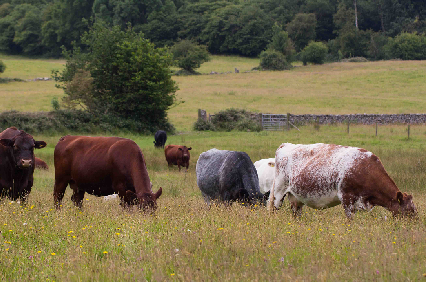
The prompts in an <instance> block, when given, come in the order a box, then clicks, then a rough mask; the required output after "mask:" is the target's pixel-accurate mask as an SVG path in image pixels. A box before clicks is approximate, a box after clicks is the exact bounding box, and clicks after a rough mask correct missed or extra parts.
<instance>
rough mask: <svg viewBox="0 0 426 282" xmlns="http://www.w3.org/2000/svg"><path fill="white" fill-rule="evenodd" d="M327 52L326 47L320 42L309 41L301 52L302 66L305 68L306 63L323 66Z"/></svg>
mask: <svg viewBox="0 0 426 282" xmlns="http://www.w3.org/2000/svg"><path fill="white" fill-rule="evenodd" d="M327 52H328V48H327V45H325V44H324V43H322V42H314V41H311V42H310V43H309V44H308V45H307V46H306V47H305V48H304V49H303V51H302V52H301V58H302V61H303V65H305V66H306V65H307V63H313V64H316V65H321V64H324V61H325V57H326V55H327Z"/></svg>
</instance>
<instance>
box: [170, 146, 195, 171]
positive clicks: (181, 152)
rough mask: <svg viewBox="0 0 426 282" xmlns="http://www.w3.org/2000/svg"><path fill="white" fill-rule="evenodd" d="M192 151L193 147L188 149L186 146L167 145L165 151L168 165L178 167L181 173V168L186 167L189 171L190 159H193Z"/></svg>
mask: <svg viewBox="0 0 426 282" xmlns="http://www.w3.org/2000/svg"><path fill="white" fill-rule="evenodd" d="M191 149H192V147H189V148H187V147H186V146H179V145H167V146H166V148H165V149H164V153H165V155H166V161H167V163H168V165H169V166H172V165H177V166H178V168H179V171H180V167H181V166H183V167H186V170H188V167H189V159H190V157H191V155H190V153H189V150H191Z"/></svg>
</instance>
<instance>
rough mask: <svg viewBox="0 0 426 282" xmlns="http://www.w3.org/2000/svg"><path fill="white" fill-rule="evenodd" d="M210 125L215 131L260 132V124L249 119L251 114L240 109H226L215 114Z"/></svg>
mask: <svg viewBox="0 0 426 282" xmlns="http://www.w3.org/2000/svg"><path fill="white" fill-rule="evenodd" d="M212 123H213V125H214V126H215V129H216V130H217V131H232V130H238V131H246V130H250V131H261V130H262V127H261V126H260V124H259V123H258V122H257V121H256V120H253V119H252V118H251V113H250V112H247V111H246V110H241V109H234V108H231V109H227V110H224V111H220V112H218V113H215V115H214V116H213V117H212Z"/></svg>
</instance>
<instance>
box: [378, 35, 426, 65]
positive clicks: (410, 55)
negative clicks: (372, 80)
mask: <svg viewBox="0 0 426 282" xmlns="http://www.w3.org/2000/svg"><path fill="white" fill-rule="evenodd" d="M386 48H387V52H388V55H389V57H391V58H395V59H402V60H425V59H426V36H425V35H418V34H416V33H405V32H404V33H401V34H399V35H398V36H397V37H395V38H393V39H390V40H389V42H388V44H387V45H386Z"/></svg>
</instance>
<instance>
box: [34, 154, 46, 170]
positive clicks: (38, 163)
mask: <svg viewBox="0 0 426 282" xmlns="http://www.w3.org/2000/svg"><path fill="white" fill-rule="evenodd" d="M35 168H38V169H46V170H48V169H49V166H48V165H47V163H46V162H45V161H43V160H42V159H40V158H37V157H35Z"/></svg>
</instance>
